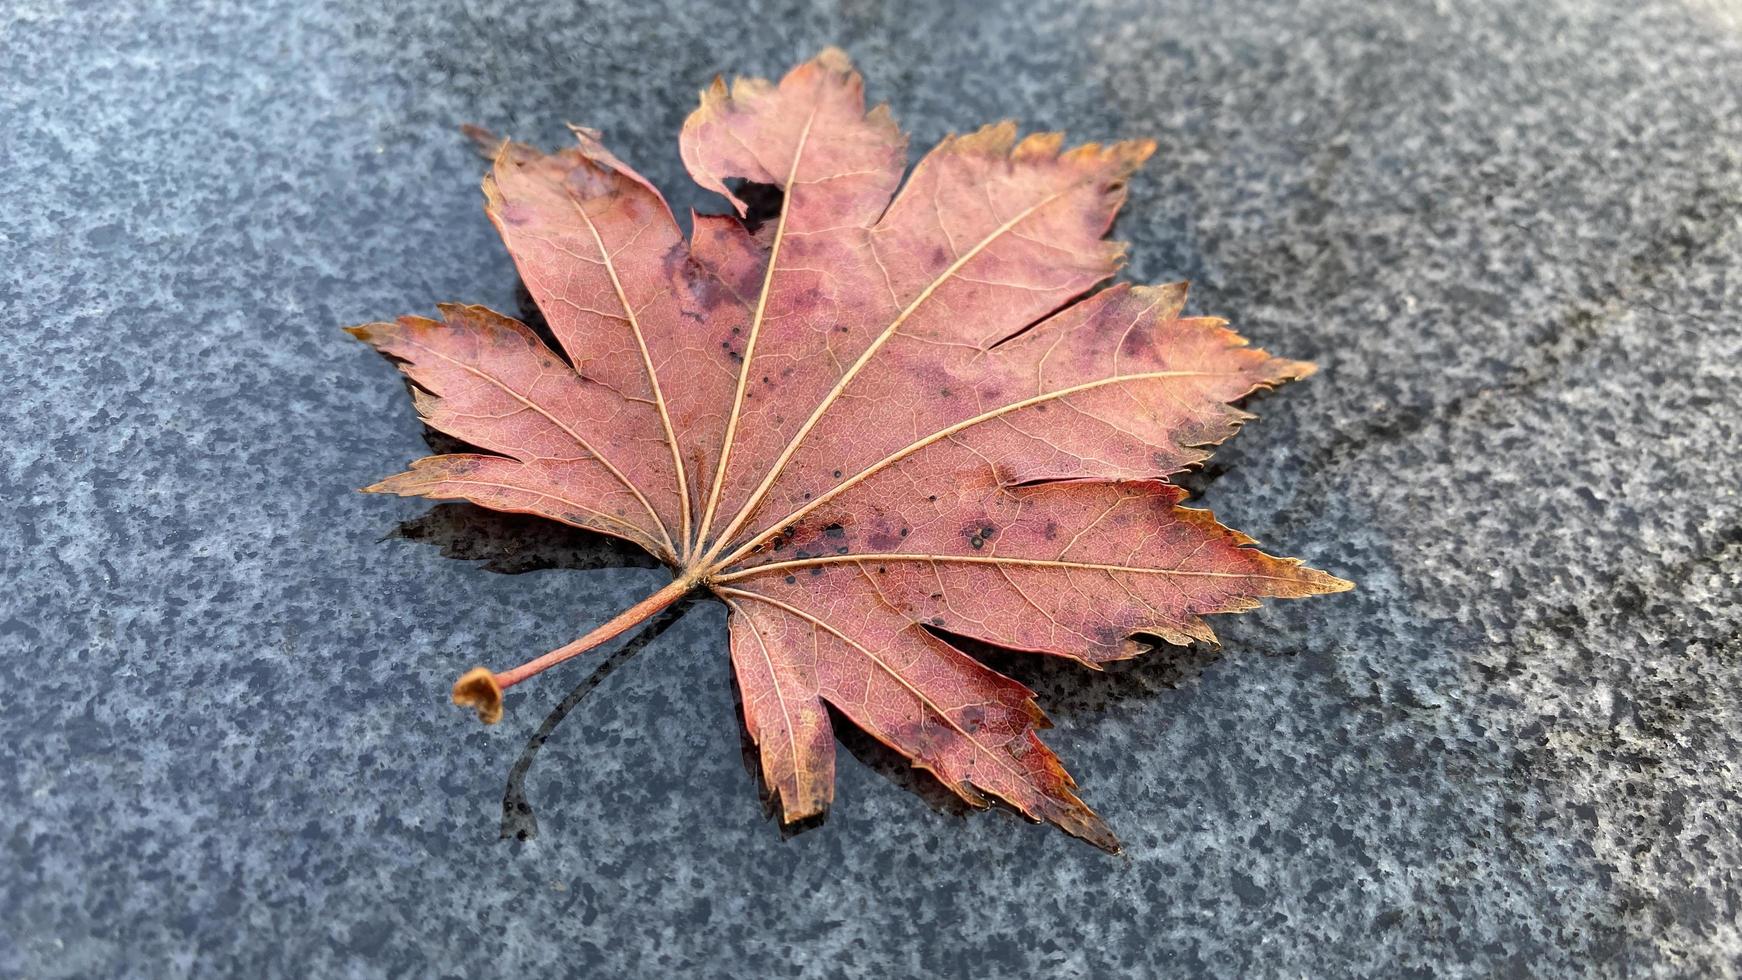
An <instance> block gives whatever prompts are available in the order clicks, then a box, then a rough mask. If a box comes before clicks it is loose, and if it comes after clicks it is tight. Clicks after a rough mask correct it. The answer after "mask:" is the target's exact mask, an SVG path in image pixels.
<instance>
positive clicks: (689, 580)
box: [453, 574, 700, 725]
mask: <svg viewBox="0 0 1742 980" xmlns="http://www.w3.org/2000/svg"><path fill="white" fill-rule="evenodd" d="M698 581H700V576H699V575H696V574H685V575H682V576H680V577H678V578H675V579H673V580H672V581H671V583H670V584H669V585H667V586H666V587H665V588H663V589H660V590H659V591H658V592H655V593H653V594H652V595H650V596H648V597H647V598H645V599H643V600H641V601H640V602H637V603H636V604H635V605H633V606H630V607H629V608H628V609H625V610H623V611H622V612H620V613H618V614H617V615H616V616H615V617H613V618H611V619H609V620H607V621H605V622H604V623H601V624H599V626H598V627H597V628H595V629H594V630H593V631H592V632H591V633H588V634H587V635H586V636H583V637H581V638H580V639H578V640H575V641H574V642H573V643H570V644H568V645H566V646H562V647H558V648H557V649H555V650H552V651H551V652H549V653H547V654H545V655H544V656H542V657H535V658H534V659H532V660H528V661H527V662H526V663H523V664H521V665H520V666H518V667H515V668H513V669H511V670H505V671H502V672H501V673H496V672H493V671H491V670H489V669H488V668H485V667H474V668H473V669H471V670H469V671H467V672H466V674H465V676H463V677H461V678H460V679H459V680H458V681H456V682H454V692H453V697H454V703H455V704H457V705H459V706H461V707H467V708H475V709H477V712H478V717H479V719H480V720H482V721H483V722H484V723H485V724H491V725H493V724H495V723H496V722H498V721H500V720H502V692H503V691H506V690H507V689H509V688H511V687H513V686H514V685H516V684H518V683H520V682H521V681H524V680H527V679H529V678H532V677H536V676H538V675H539V674H542V673H544V672H545V671H547V670H549V669H550V668H552V667H555V666H556V665H557V664H560V663H562V662H563V661H565V660H568V659H570V658H571V657H577V656H579V655H581V654H583V653H586V652H587V651H588V650H591V649H593V648H594V647H596V646H599V645H600V644H602V643H605V642H607V641H609V640H611V639H612V638H614V637H616V636H619V635H620V634H622V633H623V632H625V631H626V630H629V629H632V628H634V627H636V626H639V625H640V624H642V623H644V622H646V621H647V620H649V619H651V618H653V616H654V615H655V614H657V613H658V612H660V610H663V609H665V608H666V607H668V606H670V605H671V604H672V603H674V602H676V601H678V600H679V599H682V598H683V597H684V596H686V595H688V594H689V591H690V590H691V589H693V588H695V586H696V583H697V582H698Z"/></svg>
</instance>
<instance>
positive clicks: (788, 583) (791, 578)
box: [786, 575, 798, 585]
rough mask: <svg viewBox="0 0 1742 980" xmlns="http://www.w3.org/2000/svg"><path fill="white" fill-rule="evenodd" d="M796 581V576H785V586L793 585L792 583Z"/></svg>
mask: <svg viewBox="0 0 1742 980" xmlns="http://www.w3.org/2000/svg"><path fill="white" fill-rule="evenodd" d="M797 581H798V576H797V575H788V576H787V577H786V584H787V585H791V584H793V583H794V582H797Z"/></svg>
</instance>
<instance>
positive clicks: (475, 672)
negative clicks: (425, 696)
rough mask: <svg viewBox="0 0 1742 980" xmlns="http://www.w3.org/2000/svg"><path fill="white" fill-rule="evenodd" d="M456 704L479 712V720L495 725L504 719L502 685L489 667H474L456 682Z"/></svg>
mask: <svg viewBox="0 0 1742 980" xmlns="http://www.w3.org/2000/svg"><path fill="white" fill-rule="evenodd" d="M454 704H456V705H459V706H460V707H462V708H472V709H474V710H476V711H477V712H478V720H479V721H481V722H483V723H484V724H486V725H494V724H496V723H497V722H499V721H501V720H502V685H500V684H498V683H496V675H495V674H492V673H490V671H489V670H488V669H487V668H484V667H473V668H472V669H471V670H468V671H466V673H465V675H464V676H462V677H461V678H460V679H459V680H457V681H455V682H454Z"/></svg>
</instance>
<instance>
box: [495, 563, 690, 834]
mask: <svg viewBox="0 0 1742 980" xmlns="http://www.w3.org/2000/svg"><path fill="white" fill-rule="evenodd" d="M694 602H695V599H694V597H689V598H685V599H680V600H679V601H678V602H677V603H676V604H674V605H672V606H671V607H670V608H668V609H666V610H665V611H664V612H662V613H660V614H659V615H658V616H655V617H654V618H653V619H651V620H649V621H648V622H647V624H646V625H644V626H642V627H641V628H640V629H639V630H637V631H635V633H633V634H631V636H630V637H629V640H628V642H626V643H624V644H623V645H622V646H621V647H619V648H618V649H617V650H616V651H615V652H613V653H612V654H611V655H610V656H609V657H606V658H605V660H604V661H603V662H602V663H600V664H599V666H597V667H595V668H593V672H592V673H590V674H588V675H587V676H586V678H585V679H584V680H582V681H581V682H580V683H579V684H576V685H575V686H574V688H573V689H572V690H570V691H569V693H568V694H567V695H565V696H564V697H563V699H562V700H561V701H559V702H557V705H556V707H554V708H552V709H551V711H550V713H549V714H547V715H545V716H544V721H542V722H540V723H539V726H538V730H537V731H535V732H533V733H532V737H531V738H529V739H527V741H526V747H525V748H523V749H521V751H520V757H519V758H518V759H515V760H514V765H512V766H510V767H509V769H508V784H507V785H506V786H504V787H503V790H502V826H501V830H500V831H499V833H498V835H497V836H498V838H499V839H501V840H516V841H527V840H531V839H532V838H534V837H537V836H538V815H537V814H536V813H534V812H533V809H532V803H531V801H530V800H528V799H527V797H526V776H527V773H529V772H531V771H532V764H533V762H535V761H536V760H537V759H538V752H539V750H540V749H542V748H544V744H545V743H546V742H548V741H549V740H550V737H551V735H552V734H554V733H555V732H556V730H557V727H558V726H560V725H561V724H562V723H563V722H564V721H565V720H567V719H568V716H569V713H570V712H572V711H574V710H575V708H577V707H579V706H580V703H581V702H582V701H584V700H586V698H587V696H588V695H590V694H592V693H593V691H595V690H596V689H598V687H599V685H600V684H603V683H604V682H605V678H607V677H610V676H611V674H612V673H613V672H615V671H616V670H617V668H619V667H621V666H623V665H624V664H626V663H628V662H629V661H630V660H631V659H633V658H634V657H635V655H636V654H638V653H640V652H641V651H642V649H643V648H645V647H646V646H647V645H648V644H649V643H652V642H653V641H654V640H656V639H658V638H659V635H660V634H661V633H664V632H665V631H666V630H667V629H669V628H670V627H671V625H672V624H673V623H675V622H677V621H678V620H679V619H682V618H683V614H684V613H685V612H686V611H688V609H689V608H690V606H692V605H693V604H694Z"/></svg>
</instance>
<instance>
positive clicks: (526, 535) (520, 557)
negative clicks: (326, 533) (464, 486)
mask: <svg viewBox="0 0 1742 980" xmlns="http://www.w3.org/2000/svg"><path fill="white" fill-rule="evenodd" d="M388 536H389V537H395V538H403V539H405V540H407V541H417V542H421V543H424V544H429V545H434V546H435V547H436V548H437V549H439V550H440V552H441V555H442V557H444V558H453V559H455V560H457V561H479V562H483V568H484V569H485V570H486V571H490V572H496V573H497V574H500V575H519V574H521V573H524V572H537V571H543V570H545V569H551V568H566V569H576V570H587V569H594V568H658V567H660V563H659V561H658V560H657V559H655V558H654V557H653V556H652V555H649V554H648V553H647V552H645V551H643V550H642V549H641V548H638V547H636V546H635V545H632V544H630V543H628V542H626V541H621V540H619V539H617V538H613V537H609V536H607V535H603V534H596V533H594V532H592V531H583V530H581V529H580V528H575V527H569V526H568V525H566V524H559V523H557V522H555V521H552V520H548V519H546V518H543V517H535V516H532V515H529V514H505V513H502V512H500V511H494V510H488V509H486V508H483V507H479V506H478V505H477V504H468V503H444V504H437V505H435V506H434V507H431V508H430V509H429V510H428V511H426V512H424V513H423V514H421V515H419V516H417V517H414V518H412V519H411V520H408V521H401V522H400V523H399V526H398V527H396V528H394V529H393V531H391V532H390V533H389V535H388Z"/></svg>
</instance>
